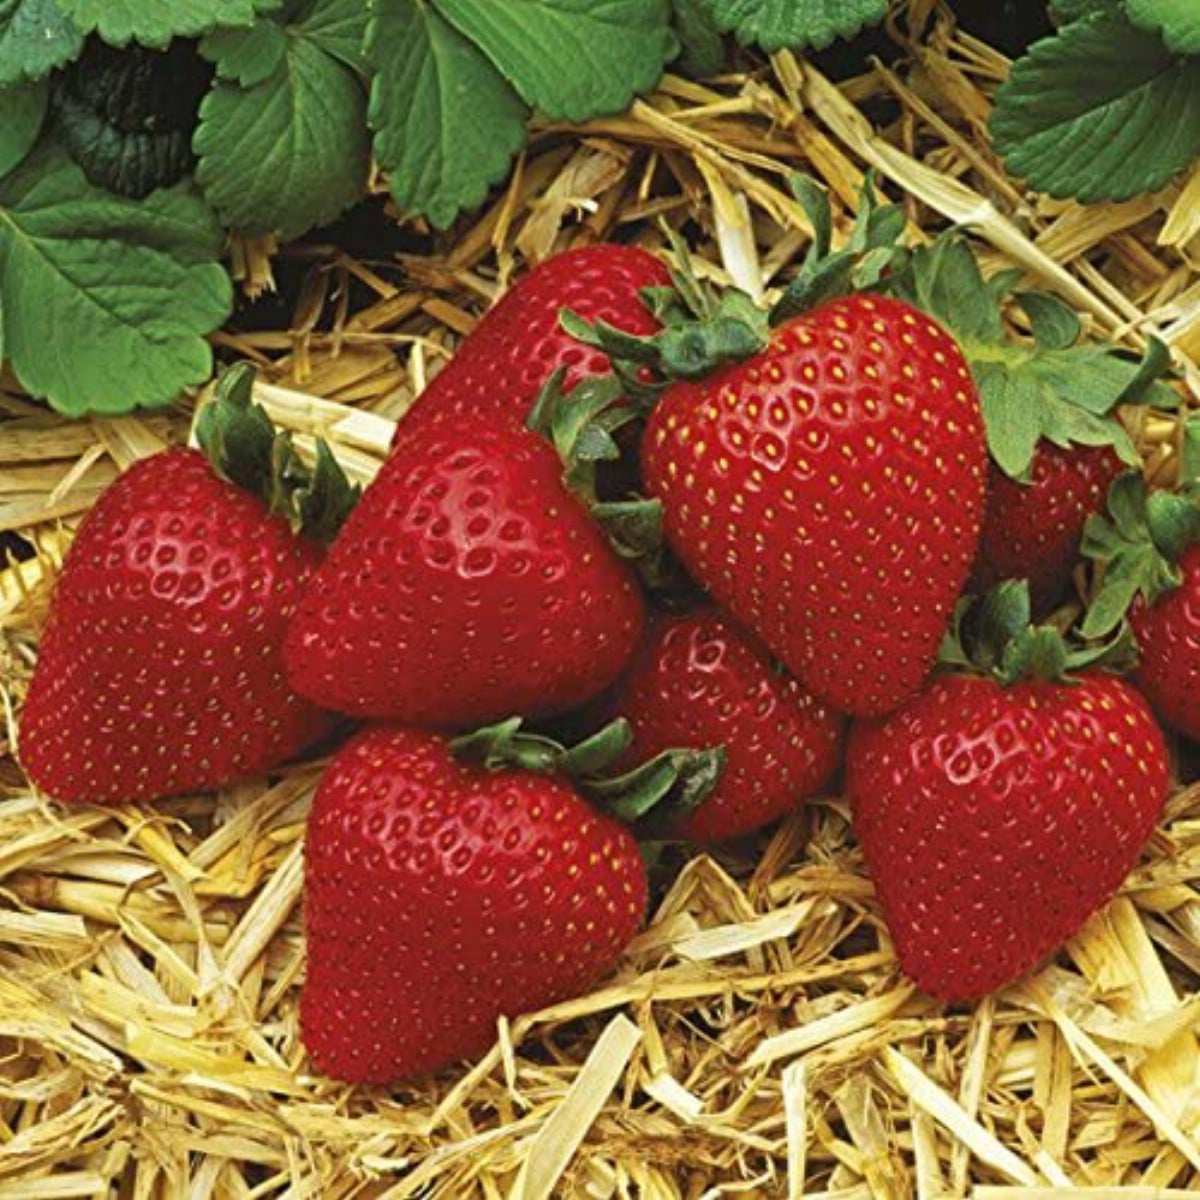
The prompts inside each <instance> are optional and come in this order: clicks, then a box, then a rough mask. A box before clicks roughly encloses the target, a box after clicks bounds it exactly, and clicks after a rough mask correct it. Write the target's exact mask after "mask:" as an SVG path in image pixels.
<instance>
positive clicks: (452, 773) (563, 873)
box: [300, 721, 711, 1083]
mask: <svg viewBox="0 0 1200 1200" xmlns="http://www.w3.org/2000/svg"><path fill="white" fill-rule="evenodd" d="M519 727H520V721H509V722H505V723H504V724H503V725H500V726H496V727H494V728H492V729H488V730H483V731H481V732H480V733H479V734H476V735H472V736H470V737H467V738H461V739H459V740H458V741H456V742H453V743H451V742H447V741H446V740H445V739H444V738H442V737H440V736H438V735H436V734H432V733H426V732H420V731H416V730H412V729H405V728H399V727H390V726H379V727H375V728H371V729H367V730H365V731H363V732H362V733H360V734H359V735H358V736H357V737H356V738H355V739H354V740H353V741H351V742H350V743H349V744H348V745H346V746H345V747H344V748H343V749H342V750H340V751H339V752H338V754H337V755H336V756H335V757H334V759H333V762H332V763H331V764H330V766H329V769H328V770H327V771H326V773H325V776H324V777H323V779H322V780H321V785H320V788H319V790H318V792H317V796H316V800H315V802H314V804H313V808H312V813H311V816H310V818H309V827H308V842H307V861H306V889H305V923H306V926H307V935H308V970H307V977H306V982H305V986H304V992H303V995H302V998H301V1008H300V1019H301V1033H302V1036H303V1040H304V1043H305V1045H306V1046H307V1048H308V1050H309V1052H310V1053H311V1054H312V1056H313V1059H314V1061H315V1063H316V1065H317V1066H318V1067H319V1069H320V1070H322V1071H324V1072H326V1073H328V1074H330V1075H333V1076H336V1077H337V1078H339V1079H343V1080H347V1081H349V1082H352V1083H360V1082H368V1083H387V1082H391V1081H393V1080H397V1079H403V1078H408V1077H411V1076H414V1075H418V1074H422V1073H424V1072H427V1071H431V1070H434V1069H436V1068H438V1067H441V1066H443V1065H445V1064H447V1063H450V1062H453V1061H454V1060H456V1059H460V1058H463V1057H466V1056H469V1055H473V1054H477V1053H479V1052H480V1051H482V1050H484V1049H486V1047H487V1046H488V1045H490V1044H491V1042H492V1041H493V1040H494V1037H495V1030H496V1020H497V1018H498V1017H500V1016H501V1015H509V1016H515V1015H517V1014H519V1013H522V1012H526V1011H529V1010H533V1009H539V1008H542V1007H544V1006H546V1005H549V1004H554V1003H556V1002H558V1001H560V1000H565V999H567V998H569V997H571V996H574V995H577V994H578V993H580V992H582V991H583V990H584V989H586V988H587V987H588V986H589V985H590V984H592V983H594V982H595V981H596V980H597V979H598V978H600V977H601V976H603V975H604V974H606V973H607V972H609V971H610V970H611V969H612V968H613V966H614V965H615V963H616V962H617V959H618V957H619V956H620V953H621V951H622V949H623V948H624V946H625V944H626V943H627V942H628V941H629V939H630V938H631V937H632V936H633V934H634V932H635V931H636V929H637V927H638V925H639V924H640V922H641V920H642V916H643V914H644V912H645V909H646V900H647V886H646V873H645V870H644V868H643V865H642V860H641V857H640V855H639V851H638V846H637V843H636V842H635V841H634V839H633V836H632V835H631V834H630V833H629V831H628V830H627V829H626V828H625V827H624V825H622V824H621V823H620V822H619V821H617V820H615V819H613V817H611V816H608V815H606V814H604V813H602V812H600V811H598V810H596V809H594V808H592V807H591V806H590V805H589V804H588V803H587V802H586V801H585V800H584V799H583V798H582V797H581V795H580V793H579V791H578V790H577V787H576V785H574V784H573V783H572V782H571V781H570V778H569V776H570V775H571V774H576V775H579V774H583V775H585V776H587V775H594V774H595V773H596V772H597V771H598V770H603V768H604V766H605V765H606V764H607V763H608V762H611V761H612V760H613V758H614V757H615V756H616V755H617V754H619V753H621V752H622V751H623V750H624V749H625V747H626V746H627V745H628V729H627V727H623V726H621V724H620V723H619V722H618V723H617V725H616V726H613V727H610V728H609V729H608V730H605V731H602V732H601V734H598V735H596V737H595V738H593V739H591V740H590V741H589V743H586V744H585V745H583V746H579V747H576V748H575V750H574V751H563V750H562V748H561V747H558V746H556V745H555V744H554V743H551V742H549V741H547V740H546V739H544V738H536V737H528V736H527V735H523V734H520V733H519ZM614 735H615V736H614ZM480 759H482V763H480V762H479V761H478V760H480ZM685 759H686V761H684V760H685ZM704 759H705V756H703V755H697V756H683V757H682V758H681V757H680V756H676V758H675V760H673V761H672V762H670V763H665V764H664V762H661V761H656V762H655V763H651V764H647V766H646V768H643V769H642V770H641V771H639V772H635V775H636V776H637V778H636V780H634V779H632V777H626V779H625V780H624V781H623V787H624V789H625V794H626V796H627V797H633V796H636V805H635V808H636V810H637V811H641V809H642V808H644V806H645V805H646V804H649V803H653V802H656V801H657V800H661V799H662V798H663V797H664V796H665V795H667V794H668V793H669V792H670V791H671V789H673V788H677V787H679V786H681V781H682V787H683V788H684V790H685V791H686V790H687V788H688V787H689V786H691V785H690V784H689V782H687V780H686V779H685V778H684V777H685V776H686V775H687V773H688V771H689V770H690V768H691V767H692V766H694V765H696V764H697V763H698V762H699V763H701V764H703V761H704ZM709 765H711V762H710V763H709ZM664 766H665V767H666V770H665V773H664V771H663V768H664ZM705 771H707V768H706V767H704V768H703V770H702V773H704V772H705ZM539 772H540V773H539ZM582 786H587V785H586V783H585V784H583V785H582ZM707 786H711V778H709V779H708V780H707V781H706V782H704V783H703V784H702V785H701V787H700V790H699V791H698V792H697V793H696V795H702V794H703V788H704V787H707ZM692 799H695V796H693V797H692Z"/></svg>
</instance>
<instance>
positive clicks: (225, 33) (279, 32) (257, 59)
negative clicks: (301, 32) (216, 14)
mask: <svg viewBox="0 0 1200 1200" xmlns="http://www.w3.org/2000/svg"><path fill="white" fill-rule="evenodd" d="M287 52H288V36H287V33H286V32H285V31H284V28H283V26H282V25H280V24H278V23H277V22H275V21H255V22H254V24H253V25H250V26H249V27H245V28H238V29H235V28H228V29H214V30H213V31H212V33H208V34H205V36H204V37H203V38H202V39H201V41H200V53H201V54H202V55H204V57H205V58H207V59H208V60H209V62H211V63H213V64H214V65H215V66H216V68H217V75H218V77H219V78H221V79H225V80H229V81H231V82H233V83H238V84H241V86H242V87H246V88H249V87H254V85H255V84H258V83H262V82H263V81H264V80H266V79H270V77H271V76H272V75H274V74H275V72H276V71H278V70H279V68H280V67H281V66H282V65H283V60H284V58H286V57H287Z"/></svg>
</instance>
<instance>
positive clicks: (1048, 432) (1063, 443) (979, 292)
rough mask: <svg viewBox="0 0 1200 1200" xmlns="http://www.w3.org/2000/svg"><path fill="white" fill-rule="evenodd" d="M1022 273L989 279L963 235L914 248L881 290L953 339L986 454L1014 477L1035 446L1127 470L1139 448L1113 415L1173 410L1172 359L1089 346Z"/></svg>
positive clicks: (1021, 475)
mask: <svg viewBox="0 0 1200 1200" xmlns="http://www.w3.org/2000/svg"><path fill="white" fill-rule="evenodd" d="M1020 279H1021V272H1020V271H1017V270H1012V271H1005V272H1001V273H999V274H997V275H995V276H993V277H992V278H991V279H986V280H985V278H984V276H983V272H982V271H981V270H980V267H979V263H978V261H977V260H976V258H975V254H974V252H973V250H972V249H971V246H970V244H969V243H968V242H967V240H966V238H965V237H964V236H963V234H962V232H961V231H960V230H949V231H947V232H946V233H945V234H943V235H942V236H940V237H939V238H938V239H937V240H935V241H934V242H933V243H932V244H931V245H929V246H923V247H921V248H919V249H917V250H915V251H914V252H913V253H912V255H911V256H910V259H909V262H908V265H907V267H906V269H904V270H900V271H896V272H894V273H893V274H892V275H891V276H889V277H888V279H887V280H886V281H884V284H883V287H884V290H886V291H888V292H890V293H891V294H892V295H894V296H897V297H898V298H900V299H902V300H906V301H907V302H908V303H910V304H913V305H915V306H916V307H917V308H920V309H922V310H923V311H924V312H927V313H929V314H930V315H931V316H933V317H935V318H936V319H937V320H939V321H941V322H942V323H943V324H944V325H945V326H946V327H947V329H949V330H950V332H951V333H952V334H954V336H955V338H956V339H957V341H958V343H959V346H960V347H961V348H962V351H963V354H964V355H965V356H966V358H967V361H968V363H969V364H970V366H971V369H972V372H973V374H974V377H975V383H976V386H977V387H978V389H979V395H980V403H981V407H982V411H983V418H984V424H985V426H986V429H987V439H988V449H989V451H990V453H991V456H992V459H993V460H994V461H995V463H996V464H997V466H999V468H1000V469H1001V470H1002V471H1003V472H1004V473H1005V474H1006V475H1008V476H1009V477H1010V478H1012V479H1015V480H1017V481H1019V482H1029V480H1030V478H1031V475H1032V466H1033V459H1034V455H1035V454H1036V452H1037V448H1038V445H1039V443H1040V442H1042V441H1043V440H1044V441H1048V442H1050V443H1052V444H1053V445H1055V446H1059V447H1062V448H1068V447H1070V446H1073V445H1082V446H1111V447H1112V448H1113V450H1114V452H1115V453H1116V454H1117V455H1118V457H1120V458H1121V460H1122V461H1123V462H1125V463H1127V464H1129V465H1130V466H1136V465H1137V464H1138V463H1139V462H1140V458H1139V456H1138V452H1137V448H1136V447H1135V446H1134V444H1133V440H1132V439H1131V438H1130V436H1129V434H1128V432H1127V431H1126V429H1125V427H1124V426H1123V425H1122V424H1121V422H1120V421H1119V420H1118V419H1117V418H1116V416H1115V410H1116V409H1117V407H1118V406H1119V405H1123V404H1151V405H1155V406H1157V407H1175V406H1177V404H1178V395H1177V394H1176V393H1175V392H1174V391H1173V390H1172V389H1171V388H1169V387H1167V386H1166V385H1165V384H1164V383H1162V382H1160V380H1161V378H1162V376H1164V375H1165V374H1166V373H1167V372H1168V371H1169V369H1170V355H1169V353H1168V352H1167V350H1166V347H1165V346H1163V344H1162V343H1161V342H1158V341H1157V340H1155V339H1151V341H1150V344H1149V346H1148V348H1147V351H1146V353H1145V355H1144V356H1143V357H1142V359H1141V360H1134V359H1132V358H1131V357H1129V356H1127V355H1126V354H1124V353H1122V352H1119V351H1117V350H1115V349H1114V348H1113V347H1111V346H1108V345H1105V344H1102V343H1097V342H1091V341H1089V340H1087V338H1086V337H1085V336H1084V334H1083V327H1082V324H1081V323H1080V321H1079V318H1078V317H1077V316H1076V315H1075V313H1074V312H1073V311H1072V310H1071V309H1070V308H1069V307H1068V306H1067V305H1066V304H1064V303H1063V302H1062V301H1061V300H1059V299H1058V298H1057V297H1054V296H1050V295H1047V294H1044V293H1041V292H1032V291H1018V290H1016V289H1017V286H1018V284H1019V282H1020ZM1010 301H1011V302H1012V303H1015V304H1016V305H1018V306H1019V307H1020V309H1021V310H1022V311H1023V312H1024V314H1025V317H1026V319H1027V321H1028V325H1029V330H1030V333H1031V334H1032V338H1031V339H1025V340H1019V339H1016V338H1014V337H1013V336H1012V335H1011V334H1010V333H1009V330H1008V328H1007V326H1006V324H1005V320H1004V306H1005V305H1006V304H1008V303H1009V302H1010Z"/></svg>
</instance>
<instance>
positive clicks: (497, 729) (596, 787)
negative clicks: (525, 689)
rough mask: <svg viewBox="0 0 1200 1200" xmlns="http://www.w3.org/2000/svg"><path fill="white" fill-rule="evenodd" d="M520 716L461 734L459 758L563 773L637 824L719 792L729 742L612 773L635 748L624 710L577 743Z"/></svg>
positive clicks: (669, 753) (456, 747) (456, 746)
mask: <svg viewBox="0 0 1200 1200" xmlns="http://www.w3.org/2000/svg"><path fill="white" fill-rule="evenodd" d="M523 724H524V722H523V720H522V718H520V717H510V718H508V720H506V721H500V722H498V723H497V724H495V725H489V726H486V727H484V728H483V729H478V730H476V731H475V732H473V733H468V734H465V735H463V736H462V737H458V738H455V739H454V740H453V741H452V742H451V743H450V748H451V750H452V751H453V753H454V754H455V756H456V757H458V758H459V759H462V760H464V761H467V762H473V763H477V764H479V765H481V766H483V767H485V768H486V769H488V770H492V771H499V770H507V769H517V770H523V771H533V772H535V773H537V774H539V775H562V776H565V777H566V778H568V779H570V780H571V782H572V783H573V784H574V785H575V786H576V787H577V788H578V789H579V790H580V791H581V792H582V793H583V794H584V795H586V796H588V797H589V798H590V799H592V800H593V801H595V802H596V803H597V804H598V805H599V806H600V807H601V808H603V809H604V810H605V811H606V812H608V813H610V814H611V815H613V816H614V817H616V818H618V819H619V820H621V821H625V822H626V823H628V824H634V823H635V822H637V821H640V820H641V819H642V818H644V817H645V816H647V815H648V814H649V813H650V812H651V811H654V812H655V813H656V814H661V815H664V816H669V817H673V818H678V817H680V816H683V815H686V813H688V812H691V811H692V810H693V809H694V808H696V807H697V805H699V804H701V803H703V801H704V800H705V799H706V798H707V797H708V796H709V795H711V793H712V790H713V788H715V787H716V785H717V783H718V782H719V781H720V778H721V772H722V770H723V769H724V766H725V757H726V755H725V749H724V747H721V746H719V747H715V748H712V749H707V750H686V749H671V750H664V751H663V752H662V753H661V754H657V755H655V756H654V758H651V759H649V760H647V761H646V762H644V763H641V764H639V765H638V766H636V767H634V768H633V769H632V770H629V771H624V772H621V773H620V774H616V775H614V774H610V773H609V772H610V770H611V769H612V768H613V767H614V766H615V764H616V763H617V761H618V760H619V759H620V758H621V757H622V755H624V754H625V752H626V751H627V750H628V749H629V747H630V744H631V743H632V740H633V733H632V730H631V729H630V725H629V722H628V721H627V720H625V718H624V717H618V718H617V719H616V720H615V721H611V722H610V723H609V724H608V725H606V726H604V728H603V729H601V730H600V731H599V732H597V733H594V734H592V735H591V736H590V737H588V738H585V739H584V740H583V741H582V742H579V743H577V744H576V745H575V746H573V747H570V748H568V747H566V746H564V745H563V744H562V743H561V742H558V741H555V739H553V738H550V737H546V736H544V735H542V734H537V733H527V732H525V731H524V729H523Z"/></svg>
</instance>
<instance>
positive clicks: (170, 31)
mask: <svg viewBox="0 0 1200 1200" xmlns="http://www.w3.org/2000/svg"><path fill="white" fill-rule="evenodd" d="M281 2H282V0H57V4H58V6H59V8H61V9H62V11H63V12H64V13H65V14H66V15H67V16H68V17H70V18H71V19H72V20H73V21H74V23H75V24H76V25H77V26H78V27H79V28H80V29H81V30H82V31H83V32H84V33H93V32H95V33H98V34H99V35H100V36H101V37H102V38H103V39H104V40H105V41H106V42H108V44H109V45H110V46H124V45H127V44H128V43H129V42H140V43H141V44H142V45H143V46H153V47H156V48H161V47H163V46H165V45H166V44H167V43H168V42H169V41H170V40H171V39H172V38H174V37H196V36H198V35H199V34H202V33H208V32H209V30H211V29H216V28H217V27H218V26H221V25H249V24H251V23H252V22H253V21H254V19H255V18H256V17H257V16H259V15H260V14H262V13H265V12H271V11H272V10H274V9H276V8H278V7H279V5H280V3H281Z"/></svg>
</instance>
